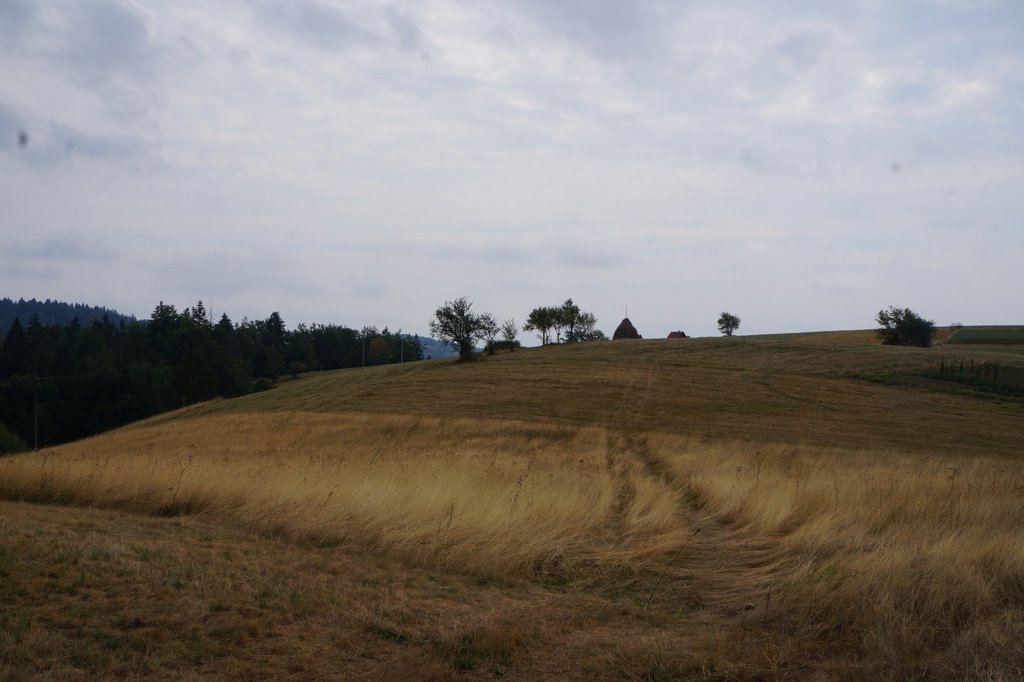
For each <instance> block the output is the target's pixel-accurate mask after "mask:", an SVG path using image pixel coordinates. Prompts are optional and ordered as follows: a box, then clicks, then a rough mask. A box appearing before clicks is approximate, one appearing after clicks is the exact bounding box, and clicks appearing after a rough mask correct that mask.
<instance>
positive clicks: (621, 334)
mask: <svg viewBox="0 0 1024 682" xmlns="http://www.w3.org/2000/svg"><path fill="white" fill-rule="evenodd" d="M642 338H644V337H642V336H640V333H639V332H638V331H637V330H636V327H634V326H633V323H632V322H630V321H629V318H628V317H624V318H622V322H619V326H618V327H616V328H615V333H614V334H612V339H642Z"/></svg>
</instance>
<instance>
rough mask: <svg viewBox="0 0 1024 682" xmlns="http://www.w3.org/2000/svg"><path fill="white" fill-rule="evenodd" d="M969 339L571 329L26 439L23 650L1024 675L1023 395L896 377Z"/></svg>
mask: <svg viewBox="0 0 1024 682" xmlns="http://www.w3.org/2000/svg"><path fill="white" fill-rule="evenodd" d="M1018 348H1019V347H1018ZM950 353H951V351H950V346H940V347H938V348H933V349H911V348H891V347H885V346H881V345H878V343H877V340H876V339H875V338H874V337H873V335H872V334H871V333H870V332H841V333H835V334H831V335H830V334H827V333H821V334H805V335H786V336H775V337H765V338H749V339H744V338H735V339H688V340H672V341H638V342H615V343H595V344H583V345H579V346H572V347H548V348H542V349H531V350H521V351H517V352H515V353H505V354H499V355H495V356H489V357H486V358H484V359H483V360H482V361H480V362H477V363H470V364H455V363H453V362H452V361H450V360H440V361H430V362H425V363H416V364H410V365H406V366H389V367H379V368H373V369H368V370H366V371H361V370H348V371H341V372H332V373H324V374H314V375H306V376H303V377H302V378H300V379H298V380H296V381H291V382H287V383H284V384H282V385H281V386H280V387H278V388H276V389H274V390H272V391H268V392H265V393H260V394H256V395H250V396H246V397H243V398H240V399H235V400H231V401H217V402H213V403H207V404H203V405H197V406H193V407H191V408H187V409H184V410H181V411H178V412H176V413H173V414H169V415H163V416H161V417H157V418H154V419H150V420H147V421H145V422H140V423H138V424H135V425H132V426H130V427H127V428H123V429H120V430H118V431H115V432H112V433H109V434H105V435H102V436H98V437H95V438H92V439H88V440H85V441H81V442H78V443H73V444H68V445H66V446H62V447H59V448H53V449H49V450H44V451H41V452H38V453H27V454H24V455H19V456H14V457H7V458H4V459H2V460H0V498H2V499H5V500H7V502H0V578H2V579H3V580H2V581H0V585H2V587H0V672H3V673H5V674H7V675H8V676H9V677H11V678H13V679H18V678H20V677H26V678H32V677H36V676H39V677H47V678H53V677H56V678H62V679H92V678H94V677H96V676H99V677H112V676H116V677H128V678H143V677H146V678H149V677H166V678H176V679H179V678H182V677H185V678H197V679H198V678H202V677H207V676H211V677H218V676H229V677H239V678H252V677H295V678H304V679H305V678H309V677H313V678H321V677H331V678H337V677H343V678H357V677H361V676H362V677H367V678H383V679H408V678H419V679H495V678H509V679H537V678H555V677H557V678H569V679H808V678H810V679H814V678H818V679H823V678H827V679H864V678H871V679H906V678H908V677H921V678H927V679H1016V678H1019V677H1020V676H1021V675H1022V674H1024V644H1022V642H1024V505H1022V502H1024V459H1022V458H1021V457H1020V454H1021V453H1022V452H1024V401H1022V400H1021V399H1020V398H1015V397H1013V396H991V395H981V394H979V393H977V392H975V391H971V390H968V389H965V388H963V387H960V386H957V385H952V386H947V385H946V384H945V383H944V382H940V381H922V382H918V383H915V382H912V381H904V380H902V379H901V377H914V376H918V375H920V373H924V372H928V371H929V370H930V368H931V367H933V366H934V365H935V364H936V363H937V362H939V359H940V358H949V357H950ZM955 353H956V356H957V357H958V358H960V357H962V358H965V359H967V360H968V361H973V362H975V363H977V364H978V365H979V366H980V365H982V364H984V363H987V362H988V363H994V362H998V363H999V364H1000V365H1001V366H1009V367H1016V368H1018V369H1019V368H1021V367H1024V353H1019V352H1013V351H1008V350H1007V349H1005V348H996V347H990V346H987V345H977V346H975V345H970V346H963V347H958V348H957V349H956V351H955Z"/></svg>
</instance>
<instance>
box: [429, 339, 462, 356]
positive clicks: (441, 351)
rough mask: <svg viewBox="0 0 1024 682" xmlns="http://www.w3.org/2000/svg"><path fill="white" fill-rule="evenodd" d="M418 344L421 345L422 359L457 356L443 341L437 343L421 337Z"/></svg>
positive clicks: (434, 340)
mask: <svg viewBox="0 0 1024 682" xmlns="http://www.w3.org/2000/svg"><path fill="white" fill-rule="evenodd" d="M420 343H421V344H423V357H425V358H434V359H436V358H450V357H452V356H455V355H458V353H457V352H455V351H454V350H452V347H451V346H449V345H448V344H447V343H445V342H444V341H438V340H437V339H435V338H431V337H429V336H421V337H420Z"/></svg>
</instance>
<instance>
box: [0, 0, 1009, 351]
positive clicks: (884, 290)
mask: <svg viewBox="0 0 1024 682" xmlns="http://www.w3.org/2000/svg"><path fill="white" fill-rule="evenodd" d="M1022 27H1024V9H1021V6H1020V5H1019V3H1013V2H996V1H995V0H993V1H985V0H971V1H968V0H963V1H955V0H941V1H940V0H932V1H924V0H918V1H914V2H906V3H882V2H874V1H871V0H864V1H862V2H846V3H833V4H831V5H829V6H828V7H817V6H815V5H808V4H807V3H803V2H796V1H793V2H782V3H773V4H772V5H771V6H767V5H764V3H755V2H752V1H751V2H739V3H729V4H728V5H727V6H723V5H722V3H711V2H686V3H676V2H655V1H651V2H637V3H621V2H611V1H609V2H603V1H602V2H592V1H588V2H584V1H582V0H580V1H579V2H559V3H550V2H541V1H540V0H536V1H534V0H519V1H518V2H511V3H508V2H501V3H499V2H483V3H473V4H471V5H470V6H468V7H467V6H465V3H454V2H451V3H448V2H436V3H411V2H408V3H406V2H395V3H378V2H373V3H371V2H365V3H360V2H356V3H344V4H343V3H334V2H327V0H296V1H294V2H290V3H276V2H269V1H267V2H253V3H246V2H240V1H239V2H224V3H216V4H215V5H210V4H209V3H199V2H188V1H186V2H179V3H172V4H168V3H158V2H150V1H142V0H139V1H136V2H129V1H127V0H125V1H117V0H87V1H86V2H67V1H59V0H45V1H43V2H33V3H29V2H25V1H24V0H3V1H2V2H0V73H2V75H3V78H0V178H2V180H0V182H2V184H0V193H2V196H0V285H2V288H3V290H4V292H5V295H10V296H15V297H17V296H25V297H31V296H35V297H37V298H38V297H50V298H65V299H72V300H84V301H88V302H89V303H94V304H101V305H110V306H114V307H117V308H118V309H121V310H123V311H124V312H131V313H136V314H140V315H145V314H147V311H149V310H150V309H151V308H152V307H153V305H155V303H156V302H157V301H159V300H164V301H171V302H175V303H177V304H178V305H185V304H191V303H193V302H194V301H195V300H197V299H203V300H204V301H206V302H208V303H212V306H213V307H214V308H215V309H216V310H217V311H227V312H228V313H229V314H230V315H232V316H233V317H235V318H241V317H242V316H243V315H246V316H249V317H265V316H266V315H267V314H269V313H270V312H271V311H272V310H279V311H280V312H281V313H282V315H283V316H284V317H285V319H286V320H287V321H288V322H289V323H291V324H294V323H297V322H299V321H324V322H326V321H335V322H342V323H347V324H352V325H362V324H364V323H373V324H378V325H385V324H386V325H389V326H390V327H391V328H398V327H401V328H403V329H406V330H409V331H420V332H422V331H423V330H425V328H426V322H427V320H428V319H429V317H430V315H431V313H432V310H433V308H434V307H435V306H436V305H438V304H440V303H441V302H443V301H444V300H446V299H452V298H455V297H457V296H460V295H463V294H466V295H469V296H470V297H471V298H472V299H474V300H475V301H477V305H478V307H480V308H482V309H484V310H489V311H491V312H493V313H494V314H495V315H496V316H498V317H499V318H502V319H504V318H508V317H515V318H517V319H520V320H521V319H523V318H525V316H526V314H527V313H528V312H529V310H530V309H531V308H533V307H534V306H537V305H546V304H553V303H557V302H559V301H561V300H563V299H565V298H567V297H570V296H571V297H573V298H574V300H576V301H577V302H578V303H579V304H581V305H582V306H583V307H584V308H585V309H588V310H592V311H594V312H595V313H596V314H597V316H598V319H599V321H600V323H601V326H602V327H603V328H605V330H606V331H607V332H610V331H611V330H612V329H614V327H615V325H616V324H617V323H618V320H619V318H621V316H622V312H623V310H624V309H625V307H626V306H627V305H628V306H629V311H630V317H631V318H632V319H633V321H634V322H635V323H636V324H637V326H638V328H639V329H640V331H641V333H643V334H645V336H661V335H664V334H665V333H667V332H668V331H669V330H672V329H676V328H682V329H684V330H686V331H687V332H688V333H690V334H712V333H714V322H715V319H716V318H717V316H718V313H719V312H721V311H722V310H730V311H732V312H734V313H736V314H738V315H740V316H741V317H742V318H743V326H742V327H741V329H740V332H741V333H756V332H774V331H796V330H802V329H829V328H850V327H867V326H871V325H872V323H873V315H874V313H875V312H876V311H877V310H879V309H880V308H882V307H884V306H887V305H890V304H894V305H901V306H911V307H913V308H914V309H915V310H918V311H919V312H920V313H922V314H923V315H925V316H926V317H930V318H934V319H935V320H936V321H937V322H939V323H948V322H951V321H954V320H955V321H961V322H965V323H999V322H1004V323H1008V322H1019V321H1020V320H1021V318H1022V317H1024V303H1022V302H1021V300H1020V297H1019V296H1017V295H1016V290H1017V289H1019V288H1020V287H1019V285H1020V282H1021V280H1020V275H1019V269H1020V265H1019V264H1020V263H1021V262H1024V237H1022V234H1024V232H1022V231H1021V229H1020V224H1021V219H1022V217H1024V199H1022V198H1021V192H1020V189H1019V188H1020V186H1021V181H1022V179H1024V126H1022V125H1021V123H1020V121H1022V120H1024V47H1022V46H1024V28H1022ZM22 135H24V137H22Z"/></svg>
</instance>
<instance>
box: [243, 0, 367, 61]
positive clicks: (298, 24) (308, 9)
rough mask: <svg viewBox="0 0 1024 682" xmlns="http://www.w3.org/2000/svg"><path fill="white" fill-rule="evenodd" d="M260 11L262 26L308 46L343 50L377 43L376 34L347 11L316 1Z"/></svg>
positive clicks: (303, 0) (299, 0)
mask: <svg viewBox="0 0 1024 682" xmlns="http://www.w3.org/2000/svg"><path fill="white" fill-rule="evenodd" d="M259 8H260V9H259V12H260V15H261V20H262V23H263V24H264V25H266V26H267V27H268V28H269V29H271V30H278V31H284V32H287V33H288V34H290V35H291V37H292V38H294V39H296V40H298V41H299V42H300V43H303V44H306V45H309V46H313V47H317V48H320V49H324V50H345V49H351V48H353V47H359V46H367V45H370V46H372V45H375V44H377V43H379V41H380V37H379V36H378V35H376V34H375V33H374V32H373V31H371V30H368V29H367V28H364V27H363V26H362V25H361V24H360V22H359V21H358V20H357V19H355V18H354V17H352V16H350V15H349V14H348V13H347V12H345V11H343V10H341V9H337V8H336V7H334V6H331V5H327V4H324V3H322V2H319V1H318V0H296V1H295V2H287V3H280V2H270V3H265V4H262V5H260V6H259Z"/></svg>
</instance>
